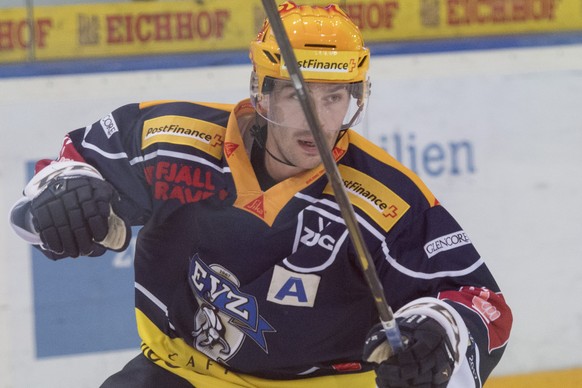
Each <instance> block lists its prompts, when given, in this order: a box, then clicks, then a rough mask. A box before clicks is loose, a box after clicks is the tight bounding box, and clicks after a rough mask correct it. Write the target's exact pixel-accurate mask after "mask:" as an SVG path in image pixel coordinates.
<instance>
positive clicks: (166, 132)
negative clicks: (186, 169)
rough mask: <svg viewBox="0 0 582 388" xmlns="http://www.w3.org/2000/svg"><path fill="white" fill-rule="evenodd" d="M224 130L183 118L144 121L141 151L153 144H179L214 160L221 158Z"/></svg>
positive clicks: (164, 117)
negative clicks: (194, 149)
mask: <svg viewBox="0 0 582 388" xmlns="http://www.w3.org/2000/svg"><path fill="white" fill-rule="evenodd" d="M225 131H226V128H224V127H222V126H220V125H216V124H213V123H209V122H207V121H203V120H197V119H193V118H191V117H184V116H162V117H156V118H154V119H151V120H146V121H145V122H144V125H143V130H142V149H145V148H146V147H149V146H150V145H152V144H154V143H171V144H181V145H187V146H191V147H195V148H198V149H199V150H201V151H204V152H206V153H207V154H209V155H212V156H213V157H215V158H216V159H220V158H221V157H222V144H223V143H224V133H225Z"/></svg>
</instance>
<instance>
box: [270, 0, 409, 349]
mask: <svg viewBox="0 0 582 388" xmlns="http://www.w3.org/2000/svg"><path fill="white" fill-rule="evenodd" d="M262 2H263V7H264V9H265V12H266V14H267V18H268V19H269V22H270V23H271V28H272V29H273V33H274V34H275V38H276V40H277V43H278V44H279V48H280V50H281V55H282V56H283V60H284V61H285V64H286V66H287V71H288V72H289V77H290V79H291V82H292V83H293V87H294V88H295V91H296V92H297V97H298V99H299V101H300V103H301V107H302V109H303V112H304V114H305V118H306V120H307V123H308V124H309V128H310V130H311V133H312V135H313V138H314V141H315V144H316V145H317V149H318V150H319V154H320V155H321V160H322V163H323V166H324V168H325V172H326V174H327V177H328V179H329V182H330V183H331V186H332V189H333V193H334V195H335V198H336V201H337V204H338V206H339V209H340V211H341V214H342V217H343V219H344V222H345V224H346V228H347V230H348V234H349V236H350V239H351V241H352V244H353V245H354V249H355V251H356V255H357V256H358V259H359V262H360V264H361V267H362V270H363V273H364V277H365V278H366V281H367V282H368V286H369V287H370V290H371V292H372V296H373V297H374V301H375V303H376V308H377V310H378V315H379V317H380V322H381V323H382V326H383V327H384V332H385V333H386V337H387V339H388V343H389V344H390V347H391V348H392V352H393V353H397V352H399V351H400V350H401V349H402V347H403V345H402V338H401V337H400V330H399V329H398V325H397V324H396V320H395V319H394V314H393V312H392V308H391V307H390V305H389V304H388V302H387V301H386V296H385V295H384V288H383V287H382V283H380V279H379V278H378V273H377V272H376V267H375V265H374V262H373V261H372V259H371V255H370V252H369V250H368V247H367V245H366V244H365V242H364V238H363V236H362V233H361V230H360V227H359V225H358V222H357V219H356V214H355V212H354V208H353V207H352V204H351V202H350V200H349V198H348V194H347V191H346V189H345V187H344V185H343V181H342V178H341V176H340V173H339V170H338V168H337V165H336V162H335V160H334V159H333V156H332V154H331V151H330V150H329V148H328V146H327V142H326V140H325V137H324V135H323V132H322V130H321V125H320V122H319V118H318V117H317V115H316V114H315V109H314V106H313V101H312V100H311V96H310V95H309V93H308V92H307V88H306V84H305V80H304V79H303V75H302V73H301V70H300V69H299V65H298V64H297V59H296V57H295V53H294V52H293V49H292V47H291V42H290V41H289V37H288V35H287V32H286V31H285V28H284V26H283V22H282V20H281V18H280V16H279V12H278V11H277V5H276V4H275V1H274V0H262Z"/></svg>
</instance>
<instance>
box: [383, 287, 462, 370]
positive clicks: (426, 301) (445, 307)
mask: <svg viewBox="0 0 582 388" xmlns="http://www.w3.org/2000/svg"><path fill="white" fill-rule="evenodd" d="M414 314H419V315H426V316H427V317H429V318H432V319H434V320H435V321H437V322H438V323H439V324H440V325H441V326H442V327H443V328H444V329H445V331H446V333H447V336H448V337H449V340H450V341H451V345H452V346H453V351H454V353H455V354H454V355H453V356H454V358H455V368H454V369H453V373H455V371H456V370H458V368H457V367H458V366H459V365H460V364H461V363H462V362H463V360H464V359H465V353H466V351H467V346H468V345H469V330H468V329H467V326H466V325H465V322H464V321H463V318H461V315H460V314H459V313H458V312H457V311H456V310H455V309H454V308H453V307H452V306H450V305H449V304H448V303H446V302H443V301H442V300H440V299H436V298H431V297H426V298H420V299H416V300H414V301H412V302H410V303H408V304H407V305H405V306H403V307H401V308H400V309H398V311H396V313H395V314H394V316H395V317H396V318H399V317H402V318H407V317H410V316H412V315H414Z"/></svg>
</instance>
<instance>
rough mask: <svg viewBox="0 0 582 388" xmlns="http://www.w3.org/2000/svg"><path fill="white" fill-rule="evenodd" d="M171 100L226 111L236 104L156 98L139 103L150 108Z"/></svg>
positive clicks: (142, 107) (140, 105) (142, 106)
mask: <svg viewBox="0 0 582 388" xmlns="http://www.w3.org/2000/svg"><path fill="white" fill-rule="evenodd" d="M171 102H187V103H191V104H196V105H202V106H207V107H209V108H214V109H219V110H223V111H225V112H230V111H231V110H232V108H234V106H235V105H234V104H222V103H218V102H193V101H181V100H155V101H144V102H141V103H140V104H139V108H140V109H145V108H150V107H152V106H156V105H162V104H168V103H171Z"/></svg>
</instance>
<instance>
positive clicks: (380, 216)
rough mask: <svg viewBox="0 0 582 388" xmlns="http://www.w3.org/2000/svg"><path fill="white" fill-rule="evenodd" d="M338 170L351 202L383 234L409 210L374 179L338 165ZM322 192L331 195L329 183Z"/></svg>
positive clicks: (405, 204)
mask: <svg viewBox="0 0 582 388" xmlns="http://www.w3.org/2000/svg"><path fill="white" fill-rule="evenodd" d="M338 169H339V171H340V175H341V177H342V180H343V181H344V186H345V188H346V190H347V192H348V196H349V197H350V200H351V202H352V203H353V204H354V205H355V206H357V207H358V208H359V209H361V210H362V211H364V212H365V213H366V214H367V215H369V216H370V217H371V218H372V219H373V220H374V221H376V223H377V224H378V225H380V227H381V228H382V229H383V230H384V231H385V232H387V231H389V230H390V229H392V227H393V226H394V225H395V224H396V222H397V221H398V220H399V219H400V218H401V217H402V216H403V215H404V213H406V211H407V210H408V209H409V208H410V205H409V204H408V203H406V202H405V201H404V200H403V199H402V198H400V197H399V196H398V195H397V194H396V193H395V192H393V191H392V190H390V189H389V188H388V187H386V186H384V185H383V184H382V183H380V182H378V181H377V180H375V179H374V178H372V177H370V176H368V175H366V174H364V173H362V172H360V171H358V170H355V169H353V168H351V167H348V166H344V165H339V166H338ZM323 192H324V193H326V194H332V195H333V189H332V187H331V185H330V184H329V183H328V185H327V186H326V187H325V189H324V191H323Z"/></svg>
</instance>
